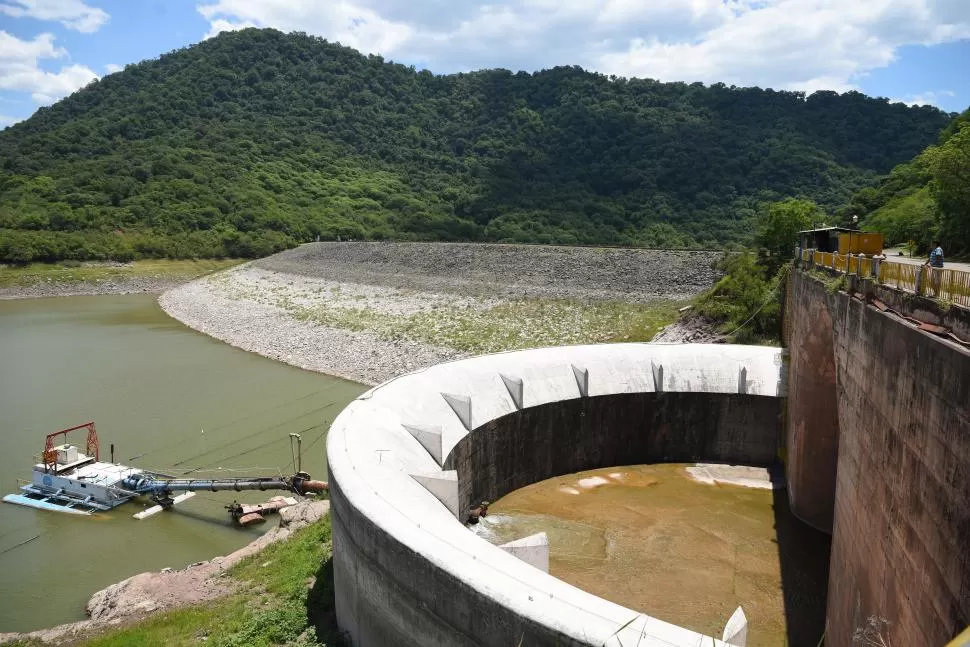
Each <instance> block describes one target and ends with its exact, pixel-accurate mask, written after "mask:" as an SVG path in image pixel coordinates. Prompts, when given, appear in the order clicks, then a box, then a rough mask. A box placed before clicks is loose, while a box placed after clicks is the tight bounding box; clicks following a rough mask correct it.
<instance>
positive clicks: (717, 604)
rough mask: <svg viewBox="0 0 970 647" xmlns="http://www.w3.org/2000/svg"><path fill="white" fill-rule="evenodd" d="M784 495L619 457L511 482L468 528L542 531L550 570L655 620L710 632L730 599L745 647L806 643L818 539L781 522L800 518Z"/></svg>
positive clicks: (817, 604) (814, 598) (508, 533)
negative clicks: (741, 615)
mask: <svg viewBox="0 0 970 647" xmlns="http://www.w3.org/2000/svg"><path fill="white" fill-rule="evenodd" d="M785 497H786V493H785V491H784V490H781V491H777V492H776V493H774V494H773V493H772V492H771V491H770V490H757V489H750V488H742V487H737V486H726V485H725V486H722V485H716V486H715V485H705V484H701V483H697V482H695V481H693V480H692V479H691V478H690V477H689V476H688V475H687V473H686V471H685V470H684V466H682V465H670V464H667V465H638V466H627V467H620V468H607V469H600V470H593V471H589V472H581V473H578V474H571V475H567V476H560V477H556V478H552V479H548V480H546V481H541V482H539V483H534V484H532V485H529V486H527V487H525V488H522V489H520V490H516V491H515V492H512V493H510V494H508V495H506V496H505V497H503V498H502V499H500V500H499V501H497V502H496V503H494V504H493V505H492V506H491V507H490V508H489V514H488V516H487V517H485V518H484V519H482V521H481V522H480V523H479V524H478V525H477V526H472V528H473V530H474V532H477V533H479V534H481V535H482V536H484V537H485V538H486V539H488V540H489V541H491V542H492V543H495V544H500V543H505V542H507V541H512V540H514V539H519V538H521V537H525V536H528V535H531V534H534V533H537V532H543V531H544V532H546V533H547V535H548V537H549V545H550V550H549V572H550V574H552V575H554V576H556V577H558V578H560V579H562V580H564V581H566V582H569V583H570V584H573V585H575V586H577V587H579V588H581V589H584V590H586V591H589V592H591V593H594V594H596V595H598V596H600V597H603V598H606V599H607V600H610V601H612V602H616V603H617V604H621V605H623V606H625V607H628V608H630V609H634V610H637V611H640V612H642V613H646V614H648V615H652V616H654V617H656V618H659V619H661V620H665V621H667V622H672V623H674V624H677V625H680V626H683V627H687V628H689V629H693V630H694V631H698V632H701V633H704V634H707V635H713V636H716V637H718V638H720V637H721V632H722V631H723V629H724V625H725V623H726V622H727V620H728V618H729V617H730V616H731V614H732V613H733V612H734V610H735V609H736V608H737V607H738V606H739V605H740V606H742V607H743V608H744V611H745V614H746V615H747V618H748V623H749V625H748V626H749V630H748V642H747V644H748V647H778V646H780V645H812V646H814V645H816V644H817V643H818V639H819V638H820V637H821V634H822V631H823V630H824V612H825V597H824V596H825V585H826V574H827V566H828V538H827V537H825V536H823V535H821V533H817V532H815V531H812V530H811V529H809V528H807V527H804V528H800V529H796V530H795V531H794V532H788V531H787V530H788V529H790V528H792V524H799V525H802V524H800V522H797V520H794V519H793V518H792V517H791V514H790V512H788V508H787V505H786V501H787V499H786V498H785ZM776 528H778V529H784V533H783V534H784V543H783V544H779V536H780V533H779V532H778V531H777V530H776ZM793 544H797V546H796V548H795V550H797V551H798V555H791V554H790V553H791V551H792V546H793ZM786 553H787V554H786ZM792 562H797V564H798V565H797V566H795V567H794V568H793V566H792ZM796 571H797V572H796ZM806 571H807V572H806ZM783 585H784V587H783ZM633 626H634V627H636V623H634V625H633ZM793 628H797V630H796V631H793V630H792V629H793Z"/></svg>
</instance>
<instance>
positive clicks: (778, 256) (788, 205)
mask: <svg viewBox="0 0 970 647" xmlns="http://www.w3.org/2000/svg"><path fill="white" fill-rule="evenodd" d="M822 216H823V213H822V210H821V209H819V207H818V205H817V204H815V203H814V202H812V201H811V200H798V199H795V198H788V199H787V200H782V201H781V202H772V203H770V204H766V205H764V206H763V207H762V209H761V212H760V213H759V214H758V235H757V238H756V242H757V244H758V247H760V248H761V250H762V253H763V254H764V256H765V259H764V263H763V264H764V266H765V267H766V268H767V270H768V275H769V276H774V274H775V273H776V272H777V271H778V269H779V268H780V267H781V266H782V265H783V264H784V263H786V262H788V261H789V260H791V257H792V249H793V248H794V246H795V244H796V242H797V240H798V232H799V231H802V230H805V229H808V228H809V227H810V226H811V225H812V223H813V222H816V221H819V220H821V218H822Z"/></svg>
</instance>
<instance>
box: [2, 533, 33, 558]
mask: <svg viewBox="0 0 970 647" xmlns="http://www.w3.org/2000/svg"><path fill="white" fill-rule="evenodd" d="M39 537H40V535H34V536H33V537H31V538H30V539H24V540H23V541H22V542H20V543H19V544H14V545H13V546H11V547H10V548H5V549H3V550H0V555H3V554H4V553H9V552H10V551H12V550H13V549H14V548H20V547H21V546H23V545H24V544H29V543H30V542H32V541H34V540H35V539H37V538H39Z"/></svg>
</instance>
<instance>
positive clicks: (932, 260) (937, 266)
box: [926, 240, 943, 297]
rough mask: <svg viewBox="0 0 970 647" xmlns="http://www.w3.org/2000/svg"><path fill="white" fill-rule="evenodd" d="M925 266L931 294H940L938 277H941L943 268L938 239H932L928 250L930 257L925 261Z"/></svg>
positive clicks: (941, 252) (941, 250)
mask: <svg viewBox="0 0 970 647" xmlns="http://www.w3.org/2000/svg"><path fill="white" fill-rule="evenodd" d="M926 266H927V267H929V268H930V269H929V277H928V278H929V279H930V280H929V284H930V287H931V288H932V289H933V296H935V297H938V296H940V279H941V278H942V272H941V271H940V270H942V269H943V248H942V247H941V246H940V241H938V240H935V241H933V249H932V250H930V257H929V259H928V260H927V261H926Z"/></svg>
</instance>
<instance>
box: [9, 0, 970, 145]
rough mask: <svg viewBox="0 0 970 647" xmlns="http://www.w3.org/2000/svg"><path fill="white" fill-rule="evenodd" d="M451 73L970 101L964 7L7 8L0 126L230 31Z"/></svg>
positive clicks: (211, 0) (854, 3)
mask: <svg viewBox="0 0 970 647" xmlns="http://www.w3.org/2000/svg"><path fill="white" fill-rule="evenodd" d="M254 26H255V27H275V28H277V29H280V30H282V31H287V32H289V31H303V32H307V33H310V34H314V35H318V36H322V37H324V38H327V39H329V40H331V41H337V42H340V43H342V44H344V45H349V46H351V47H354V48H356V49H358V50H360V51H362V52H365V53H375V54H381V55H382V56H384V57H385V58H386V59H389V60H393V61H396V62H400V63H405V64H409V65H415V66H416V67H418V68H426V69H429V70H431V71H432V72H435V73H450V72H457V71H468V70H476V69H482V68H496V67H503V68H508V69H511V70H513V71H518V70H526V71H536V70H540V69H544V68H548V67H552V66H555V65H580V66H582V67H584V68H586V69H588V70H595V71H599V72H603V73H605V74H615V75H617V76H624V77H649V78H654V79H659V80H661V81H686V82H694V81H701V82H703V83H716V82H723V83H726V84H728V85H738V86H752V85H756V86H760V87H770V88H774V89H776V90H783V89H784V90H801V91H805V92H807V93H811V92H813V91H815V90H836V91H839V92H843V91H847V90H859V91H861V92H864V93H866V94H869V95H873V96H881V97H887V98H889V99H891V100H893V101H901V102H905V103H909V104H931V105H935V106H938V107H940V108H942V109H943V110H946V111H948V112H960V111H963V110H965V109H966V108H967V107H968V106H970V0H484V1H475V0H195V1H193V0H166V1H161V0H0V127H5V126H8V125H11V124H13V123H16V122H17V121H20V120H23V119H26V118H27V117H29V116H30V115H31V114H33V113H34V111H36V110H37V108H38V107H40V106H44V105H50V104H51V103H53V102H55V101H57V100H59V99H61V98H63V97H65V96H67V95H69V94H71V93H72V92H74V91H76V90H78V89H79V88H82V87H84V86H85V85H87V84H88V83H90V82H91V81H93V80H94V79H96V78H99V77H103V76H105V75H107V74H111V73H114V72H117V71H118V70H121V69H123V68H124V66H125V65H126V64H129V63H136V62H138V61H141V60H144V59H147V58H154V57H157V56H159V55H161V54H164V53H166V52H169V51H171V50H173V49H177V48H180V47H185V46H188V45H191V44H193V43H197V42H199V41H201V40H204V39H206V38H211V37H213V36H215V35H217V34H218V33H220V32H222V31H226V30H233V29H242V28H245V27H254Z"/></svg>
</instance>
